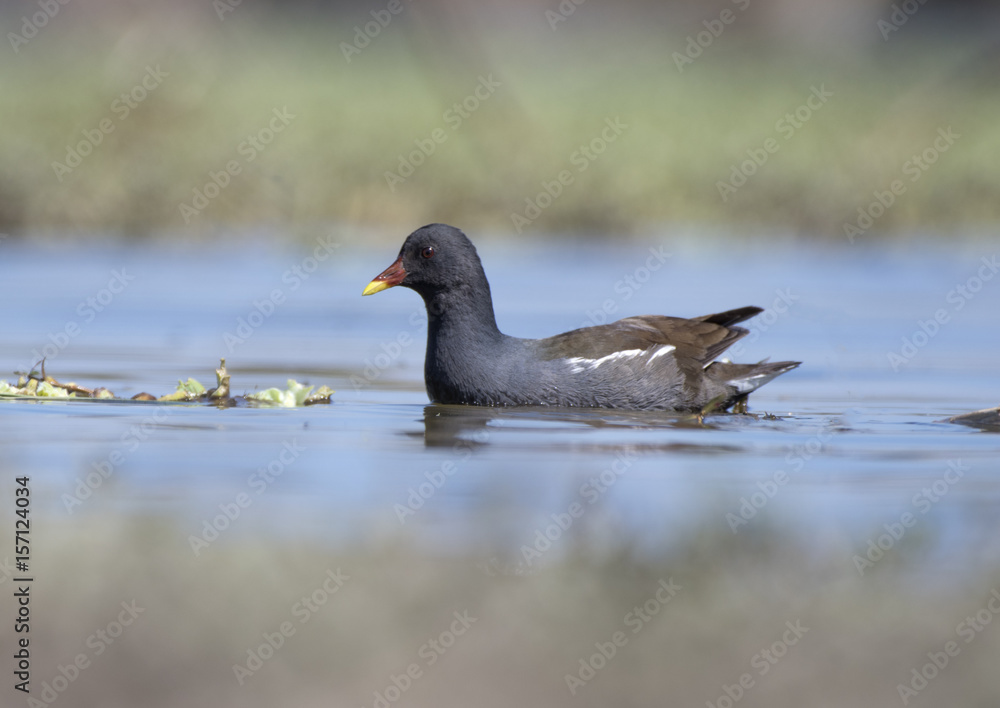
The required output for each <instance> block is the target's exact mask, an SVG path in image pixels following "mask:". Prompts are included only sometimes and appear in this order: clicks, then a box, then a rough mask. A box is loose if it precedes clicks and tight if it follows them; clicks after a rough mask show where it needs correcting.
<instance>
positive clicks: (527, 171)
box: [0, 3, 1000, 239]
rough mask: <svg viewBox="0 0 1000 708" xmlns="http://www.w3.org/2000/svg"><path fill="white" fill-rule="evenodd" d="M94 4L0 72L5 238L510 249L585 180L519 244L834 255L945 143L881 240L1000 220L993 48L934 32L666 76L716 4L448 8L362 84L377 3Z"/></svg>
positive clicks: (799, 48) (0, 192)
mask: <svg viewBox="0 0 1000 708" xmlns="http://www.w3.org/2000/svg"><path fill="white" fill-rule="evenodd" d="M102 7H103V12H102V11H97V10H90V9H87V8H84V7H82V6H81V7H74V6H72V5H68V6H65V7H63V8H62V10H61V11H60V13H61V14H60V15H58V16H56V17H54V18H53V19H52V20H51V22H50V24H49V26H46V27H43V28H41V30H40V31H39V34H38V36H36V37H35V38H33V39H32V40H31V41H30V42H29V43H27V44H25V45H23V46H20V47H19V51H18V52H17V53H16V54H15V53H13V52H11V56H9V57H8V58H7V60H5V62H4V65H3V68H2V69H0V81H2V87H3V92H4V101H3V102H2V104H0V120H2V124H3V125H4V128H5V129H4V130H3V131H0V231H5V232H10V233H14V234H38V233H58V234H63V235H70V236H78V237H81V236H87V235H90V234H94V233H114V234H119V235H123V236H128V237H141V236H144V235H149V234H154V233H162V232H167V233H170V234H174V235H179V236H184V237H191V238H199V237H205V236H207V235H211V234H216V233H218V232H219V231H220V230H225V229H230V228H236V229H244V228H247V227H251V228H252V227H267V228H276V229H279V230H281V231H283V232H287V233H288V234H289V235H290V236H293V237H294V235H296V234H304V233H306V232H309V231H310V229H314V228H316V227H317V226H318V225H324V226H325V225H329V224H332V223H339V224H352V225H356V224H362V225H369V226H373V227H375V229H376V230H377V231H378V230H381V229H386V230H388V231H391V232H392V233H393V234H394V236H393V238H398V234H399V233H400V232H401V231H402V232H405V231H407V230H409V229H411V228H414V227H416V226H419V225H420V224H423V223H427V222H429V221H445V222H451V223H456V224H458V225H461V226H463V227H465V228H466V229H489V230H497V231H503V232H514V231H516V229H515V224H514V223H513V222H512V218H511V215H512V214H513V213H520V214H524V213H525V208H526V202H525V200H526V199H528V198H534V197H535V196H536V195H538V194H539V193H540V192H542V191H543V182H552V181H553V180H555V179H556V178H557V175H558V174H559V172H560V171H561V170H566V169H568V170H570V172H571V173H572V174H573V176H574V181H573V183H572V184H571V185H568V186H567V187H566V188H565V190H564V191H563V192H562V193H561V194H560V195H559V196H558V197H557V198H555V199H553V200H552V205H551V206H550V207H548V208H546V209H544V210H543V211H542V212H541V214H540V215H539V216H538V218H537V219H535V220H534V221H533V222H532V223H531V224H530V225H528V226H526V227H525V228H524V231H525V233H529V234H530V233H532V232H534V233H544V232H563V233H568V232H573V233H577V234H588V233H601V234H609V233H610V234H629V233H635V232H640V231H643V230H646V229H650V228H658V227H661V226H663V225H664V224H678V223H695V224H701V225H706V226H708V227H710V228H712V229H717V230H721V231H723V232H726V233H731V234H732V235H734V236H741V235H742V236H744V237H745V236H746V235H748V234H749V233H753V234H759V233H761V232H764V233H768V232H771V233H789V232H791V233H793V234H798V235H802V236H805V237H817V238H818V237H831V238H840V239H843V238H845V236H844V228H843V225H844V223H845V222H849V221H856V220H857V217H858V213H857V209H858V207H862V206H867V205H868V204H869V203H871V202H872V201H874V196H873V192H874V191H875V190H886V189H887V188H888V186H889V183H890V182H891V181H892V180H893V179H897V178H900V177H901V176H902V169H903V165H904V163H906V161H907V160H909V159H910V158H911V157H912V155H913V154H914V153H919V152H921V151H922V150H924V149H925V148H927V147H929V146H930V145H931V144H932V143H933V141H934V139H935V137H936V133H937V130H938V129H939V128H947V127H949V126H950V127H951V128H952V129H953V130H954V131H955V132H956V133H957V134H959V135H960V136H961V137H960V138H959V139H958V140H957V141H956V142H955V144H954V145H953V146H951V147H950V148H949V149H948V151H947V152H946V153H943V154H942V155H941V156H940V159H938V161H937V162H936V163H935V164H934V165H932V166H931V168H930V169H928V170H927V171H926V173H925V174H923V175H922V177H921V178H920V179H919V181H917V182H914V183H910V182H908V181H907V191H906V193H905V194H904V195H901V196H900V197H899V198H898V200H897V201H896V203H895V204H894V205H893V206H892V207H891V208H889V209H887V210H886V212H885V214H884V215H882V216H881V217H879V218H878V219H876V220H875V224H874V226H873V227H872V229H871V231H870V233H866V234H865V238H874V237H878V236H881V235H884V234H894V235H897V236H899V235H902V236H910V235H914V234H917V233H926V232H928V231H930V232H943V233H947V234H951V235H954V234H957V233H968V232H975V231H977V230H982V229H983V228H987V229H988V228H990V226H991V225H993V224H995V223H996V222H997V221H998V220H1000V200H998V199H997V196H998V194H1000V168H998V166H997V160H996V155H997V154H998V151H1000V124H998V123H997V121H996V119H995V117H996V115H998V109H1000V90H998V86H997V84H996V82H995V80H994V77H993V72H992V69H991V67H992V66H994V65H995V57H996V54H995V52H993V50H992V49H991V48H990V47H991V45H990V44H989V42H985V41H984V40H982V39H981V38H975V37H974V38H970V37H968V36H965V35H959V36H951V35H947V34H945V35H942V34H940V33H927V32H920V31H919V27H916V25H917V24H918V20H919V19H920V18H919V16H916V17H915V18H914V19H913V21H912V23H911V24H908V25H905V26H903V27H902V28H901V29H900V31H898V32H896V33H895V34H894V35H891V36H890V39H889V40H888V41H882V39H881V37H880V36H879V34H878V31H877V29H876V28H875V25H874V24H873V23H869V24H866V25H865V26H864V32H865V33H866V34H865V41H864V42H862V43H860V44H852V43H845V44H844V45H843V46H840V47H839V48H837V49H835V50H834V49H831V47H830V46H829V45H828V44H824V43H820V42H816V43H811V42H810V41H809V40H808V38H806V39H803V38H802V37H799V38H797V40H798V41H793V39H794V38H793V39H789V38H787V37H786V38H782V39H779V40H771V39H769V38H768V37H766V36H764V35H761V33H759V32H755V31H751V29H748V27H749V28H753V25H752V24H749V20H747V21H746V22H744V20H743V18H741V17H737V19H736V21H735V22H734V23H733V24H732V25H731V26H728V27H727V28H726V29H725V31H724V32H723V33H722V34H721V35H720V36H719V37H717V38H715V39H714V40H713V42H712V44H711V45H710V46H708V47H707V48H706V49H705V50H704V51H703V52H702V54H701V56H699V57H697V59H695V60H694V61H693V62H692V63H691V64H688V65H686V66H685V67H684V71H679V70H678V66H677V64H676V61H675V57H674V53H675V52H684V51H685V45H686V38H687V37H688V36H693V35H696V34H697V33H698V32H699V31H700V30H703V29H704V27H703V26H702V22H703V21H704V20H710V19H712V18H713V17H716V16H717V15H718V11H717V8H715V7H714V6H712V7H710V6H708V5H705V6H704V7H701V8H699V7H697V6H691V7H688V8H687V14H685V15H681V16H677V17H673V18H672V20H670V21H664V20H657V19H650V17H649V16H648V15H644V14H642V13H635V14H632V15H627V16H614V17H612V18H611V20H613V21H609V15H608V13H609V12H611V11H610V10H608V9H607V8H605V9H603V10H602V9H600V8H598V7H597V6H594V7H588V6H587V5H583V6H579V7H578V9H577V10H576V12H575V13H574V14H573V15H572V16H570V17H568V18H567V19H566V21H565V22H562V23H560V24H559V25H557V26H556V29H555V31H553V30H552V28H550V26H549V24H548V22H547V20H546V18H545V16H544V14H543V13H544V10H545V8H546V7H547V6H544V7H543V6H542V5H538V6H536V7H534V9H533V11H532V12H531V14H529V15H527V16H525V17H521V18H520V19H519V21H518V22H517V23H511V22H496V23H493V24H489V23H488V22H486V21H485V20H483V19H482V18H481V17H479V18H478V19H477V18H475V17H473V18H472V19H469V18H468V17H466V16H467V15H468V14H469V12H471V11H469V10H467V12H466V13H465V16H463V15H462V14H461V13H458V19H455V18H454V17H452V19H451V21H450V22H443V23H442V22H439V21H438V20H440V18H441V16H442V15H441V14H440V13H441V10H440V7H439V8H438V10H437V11H436V12H437V13H438V14H435V11H432V12H430V13H429V15H421V12H422V10H421V9H420V8H418V7H417V4H416V3H414V4H413V5H409V4H406V5H404V6H403V10H402V12H401V13H400V14H399V15H398V16H394V18H393V20H392V22H391V23H390V24H389V25H387V26H386V27H385V28H384V29H381V30H380V32H379V34H378V35H377V36H375V37H374V38H373V39H372V40H371V42H370V44H369V45H368V46H366V47H365V48H364V49H363V50H361V51H360V52H358V53H356V54H352V56H351V60H350V61H347V59H346V58H345V55H344V51H343V46H342V43H344V42H351V41H353V37H354V36H355V31H354V28H355V27H358V26H362V25H363V24H364V23H365V22H366V21H369V20H371V19H372V18H371V16H370V15H369V14H368V12H369V10H380V9H382V6H381V5H379V6H378V7H374V6H373V7H372V8H359V9H356V10H351V11H347V10H342V11H339V12H332V11H331V12H324V13H319V14H313V13H307V12H302V13H295V12H291V11H287V12H282V11H280V7H279V8H276V9H271V10H262V9H259V8H255V7H252V6H249V5H246V4H243V5H240V6H237V7H235V8H234V11H233V12H232V13H228V14H226V15H225V16H224V19H222V20H220V19H219V18H218V17H217V16H216V13H215V11H214V10H213V9H212V6H211V4H210V3H204V4H203V6H197V5H193V4H184V5H183V6H178V7H177V8H174V9H173V10H172V9H171V8H169V7H166V6H162V5H159V4H154V5H152V6H149V7H144V8H139V7H132V6H126V5H116V4H109V5H105V6H102ZM588 12H590V16H589V17H588V16H587V15H588ZM749 12H750V10H748V13H749ZM921 12H923V10H921ZM886 14H887V13H886ZM928 14H929V12H928ZM18 17H19V15H18V14H17V13H15V14H8V17H7V20H8V21H7V22H6V26H7V27H8V28H11V29H16V28H17V27H18V24H19V22H18ZM428 17H429V19H428ZM463 17H465V19H462V18H463ZM602 23H603V24H602ZM744 25H746V26H744ZM855 39H856V38H855ZM4 49H5V50H7V51H9V50H10V47H5V48H4ZM147 66H149V67H153V68H154V69H155V68H156V67H159V69H160V70H161V71H162V72H165V73H166V76H165V77H164V78H163V79H162V82H161V83H160V84H159V85H158V86H156V87H155V89H154V90H152V91H150V92H149V94H148V97H146V98H145V100H143V101H142V102H141V103H138V104H137V106H136V107H135V108H134V109H131V110H130V111H129V114H128V116H127V117H124V118H122V117H121V116H120V113H118V112H116V111H115V110H113V108H112V106H113V105H114V102H115V101H116V99H118V98H119V97H120V95H121V94H122V93H123V92H129V91H130V90H131V89H132V88H133V87H134V86H136V85H137V84H139V83H140V82H141V80H142V79H143V77H144V75H146V73H147ZM491 75H492V77H493V80H494V81H496V82H499V84H500V85H499V87H498V88H496V89H495V91H494V93H493V94H492V95H490V96H489V98H488V99H486V100H484V101H481V103H480V105H479V107H478V108H477V109H476V110H474V111H473V112H471V113H470V114H469V115H468V117H467V118H464V119H462V120H461V124H460V125H458V126H457V127H455V125H454V121H451V122H449V121H447V120H446V117H445V114H446V112H447V111H448V110H449V108H450V107H451V106H452V105H453V104H455V103H457V102H461V101H462V100H463V99H464V98H465V97H466V96H468V95H470V94H471V93H472V92H473V91H474V89H475V88H476V86H477V84H478V83H479V79H480V77H489V76H491ZM821 86H822V87H824V88H825V90H827V91H829V92H832V97H831V98H830V99H829V100H828V101H827V102H826V103H825V104H823V105H822V107H821V108H819V109H818V110H816V111H815V112H813V113H812V116H811V117H810V118H809V119H808V120H807V121H806V122H805V123H804V124H802V126H801V128H798V129H796V130H795V131H794V134H793V135H791V136H788V137H787V138H786V137H783V136H782V135H781V134H780V133H779V132H777V131H776V123H777V121H779V120H780V119H781V118H782V117H783V116H785V114H786V113H794V111H795V110H796V108H798V107H799V106H800V105H802V104H803V103H804V102H805V101H806V99H808V98H809V96H810V93H811V89H812V88H813V87H815V88H819V87H821ZM286 107H287V110H288V112H289V113H290V114H292V115H294V116H295V118H294V119H293V120H292V121H291V122H290V123H289V125H288V126H287V128H285V129H284V130H283V131H282V132H281V133H279V134H277V135H276V136H275V137H274V140H273V142H271V143H270V144H269V145H267V146H266V147H265V148H264V149H263V150H262V151H260V153H259V155H258V156H257V158H256V159H255V160H253V161H252V162H248V161H247V160H246V156H245V154H242V155H241V153H240V152H239V146H240V144H241V142H242V141H244V140H245V139H246V138H247V136H248V135H251V134H256V133H258V131H260V130H261V129H262V128H265V127H266V126H267V124H268V121H269V119H270V118H271V116H272V111H273V110H274V109H278V110H281V109H283V108H286ZM453 115H454V114H453ZM615 118H617V119H619V120H620V121H621V123H623V124H624V125H626V126H627V129H625V130H624V131H623V132H622V134H621V135H620V136H619V137H618V138H617V139H616V140H615V141H614V142H613V143H610V144H609V145H608V147H607V150H606V151H605V152H604V153H603V154H601V155H600V156H598V157H597V159H596V160H594V161H593V162H592V163H591V164H589V165H588V167H587V169H586V170H585V171H582V172H578V171H577V169H576V167H574V165H573V163H572V156H573V155H574V153H575V152H576V151H578V149H579V148H580V146H581V145H585V144H589V143H590V142H591V140H593V139H595V138H598V137H599V136H600V134H601V130H602V128H603V127H604V125H605V120H607V119H615ZM102 119H110V121H111V123H112V124H113V126H114V129H113V131H112V132H111V133H110V134H108V135H106V136H104V137H103V139H102V142H101V143H100V144H99V145H97V146H95V147H94V148H93V153H92V154H90V155H89V156H86V157H84V158H83V159H82V161H81V164H80V166H79V167H77V168H75V169H73V170H72V172H71V173H70V174H64V175H62V179H60V178H59V176H58V175H57V174H56V171H55V170H54V167H53V163H54V162H56V161H58V162H61V163H65V162H66V159H67V149H68V148H69V147H74V146H76V145H77V144H78V143H79V141H81V140H83V139H84V137H85V136H84V134H83V131H92V130H94V129H95V128H97V127H98V126H99V124H100V122H101V121H102ZM453 128H454V129H453ZM435 129H441V130H443V132H444V134H445V135H446V136H447V139H446V141H445V142H443V143H441V144H437V145H436V146H435V149H434V152H433V153H432V154H431V155H429V156H428V157H426V159H425V160H424V162H423V164H422V165H420V166H419V167H417V168H416V169H415V171H414V173H413V175H412V176H411V177H409V178H407V179H406V180H405V181H404V182H402V183H398V184H396V185H395V187H394V189H391V188H390V186H389V185H388V184H387V180H386V172H387V171H394V172H395V171H397V170H398V165H399V157H400V156H401V155H403V156H405V155H406V154H408V153H410V152H411V151H413V150H414V149H416V145H415V141H417V140H426V139H428V138H429V136H431V134H432V132H433V131H434V130H435ZM785 135H786V136H787V133H786V134H785ZM768 138H775V139H777V142H778V143H779V144H780V149H779V150H778V152H776V153H775V154H772V155H770V156H769V159H768V161H767V162H766V163H765V164H763V165H762V166H760V167H759V168H758V169H757V170H756V174H754V175H752V176H751V177H750V178H749V179H748V181H747V183H746V184H745V185H744V186H742V187H741V188H740V189H739V190H738V191H737V192H736V193H735V194H734V195H732V196H731V197H730V198H729V199H728V200H727V201H723V200H722V198H721V197H720V193H719V189H718V186H717V182H718V181H719V180H726V179H728V178H729V177H730V175H731V172H732V166H733V165H737V164H739V163H740V162H742V161H744V160H746V159H747V150H753V149H758V148H760V147H761V146H762V144H763V143H764V141H765V140H767V139H768ZM425 144H426V143H425ZM234 159H236V160H238V161H239V162H240V165H241V172H240V174H238V175H236V176H234V177H232V179H231V181H230V182H229V183H228V184H227V185H226V186H225V187H224V188H223V189H221V190H220V193H219V195H218V196H217V197H216V198H214V199H211V200H210V201H209V203H208V205H207V206H206V207H205V208H204V209H203V210H202V211H200V213H198V214H197V215H195V216H190V215H189V218H188V219H187V220H185V218H184V215H183V214H182V213H181V211H180V208H179V206H180V205H181V204H182V203H187V204H191V203H192V199H193V197H194V190H195V189H197V188H201V189H204V187H205V185H206V183H208V182H209V181H210V173H211V172H218V171H220V170H224V169H225V166H226V164H227V162H229V161H230V160H234Z"/></svg>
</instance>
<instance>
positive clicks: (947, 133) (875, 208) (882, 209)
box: [844, 125, 962, 243]
mask: <svg viewBox="0 0 1000 708" xmlns="http://www.w3.org/2000/svg"><path fill="white" fill-rule="evenodd" d="M960 137H962V135H961V134H960V133H956V132H955V131H954V130H952V128H951V126H950V125H949V126H948V127H947V128H938V129H937V137H936V138H934V140H933V141H932V142H931V144H930V145H928V146H927V147H925V148H924V149H923V150H921V151H920V152H915V153H913V155H912V156H910V159H909V160H907V161H906V162H904V163H903V168H902V170H901V171H902V173H903V174H902V176H903V177H906V178H909V183H910V184H914V183H916V182H918V181H919V180H920V178H921V177H923V176H924V175H925V174H926V173H927V170H929V169H930V168H931V166H932V165H934V164H935V163H936V162H937V161H938V160H939V159H940V158H941V155H943V154H944V153H946V152H948V150H950V149H951V146H952V145H954V144H955V141H956V140H958V139H959V138H960ZM906 189H907V183H906V182H905V181H903V179H901V178H897V179H894V180H892V181H891V182H890V183H889V184H888V185H887V187H886V189H884V190H878V189H876V190H875V191H874V192H872V195H873V196H874V197H875V199H874V201H872V202H870V203H869V204H867V205H865V206H859V207H858V209H857V213H858V218H857V219H855V220H854V221H845V222H844V235H845V236H846V237H847V240H848V241H849V242H851V243H854V240H855V239H856V238H857V237H858V236H864V235H865V234H866V233H868V231H869V229H871V228H872V226H874V225H875V222H877V221H878V220H879V219H880V218H882V216H883V215H884V214H885V213H886V211H888V210H889V209H891V208H892V206H893V205H894V204H895V203H896V199H898V198H899V197H901V196H903V195H904V194H906Z"/></svg>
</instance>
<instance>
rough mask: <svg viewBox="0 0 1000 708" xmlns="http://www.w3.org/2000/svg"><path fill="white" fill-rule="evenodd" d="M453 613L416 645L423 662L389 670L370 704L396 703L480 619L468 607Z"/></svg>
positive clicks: (379, 706)
mask: <svg viewBox="0 0 1000 708" xmlns="http://www.w3.org/2000/svg"><path fill="white" fill-rule="evenodd" d="M452 617H453V618H454V619H452V620H451V622H450V623H449V625H448V627H447V629H445V630H444V631H442V632H440V633H439V634H437V635H435V636H432V637H430V638H429V639H428V640H427V641H426V642H424V643H423V644H421V645H420V648H419V649H417V658H419V659H422V660H423V661H422V662H421V661H412V662H410V663H409V664H407V665H406V667H405V668H404V669H403V670H402V671H400V672H399V673H398V674H394V673H390V674H389V680H388V683H386V685H385V687H384V688H382V689H380V690H377V691H374V692H373V693H372V698H373V701H372V704H371V705H372V708H389V706H391V705H393V704H394V703H397V702H398V701H399V700H400V698H402V697H403V694H404V693H406V692H407V691H408V690H410V688H412V687H413V683H414V682H415V681H417V680H418V679H420V678H423V675H424V672H425V671H426V670H427V669H428V668H429V667H431V666H433V665H434V664H436V663H437V662H438V661H439V660H440V659H441V658H442V657H443V656H444V655H445V654H447V653H448V650H450V649H451V648H452V647H453V646H455V642H456V641H457V640H458V638H459V637H461V636H463V635H465V633H466V632H468V631H469V629H471V628H472V625H473V624H475V623H476V622H478V621H479V618H478V617H473V616H472V615H470V614H469V611H468V610H462V611H461V612H459V611H457V610H456V611H455V612H453V613H452ZM366 705H367V704H366Z"/></svg>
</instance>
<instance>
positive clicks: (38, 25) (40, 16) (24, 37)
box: [7, 0, 70, 54]
mask: <svg viewBox="0 0 1000 708" xmlns="http://www.w3.org/2000/svg"><path fill="white" fill-rule="evenodd" d="M69 1H70V0H38V2H37V3H36V4H37V5H38V7H39V8H40V9H39V10H38V12H36V13H34V14H33V15H31V17H28V16H27V15H25V16H24V17H22V18H21V33H20V34H18V33H17V32H8V33H7V39H8V40H10V46H11V47H13V48H14V53H15V54H20V53H21V47H23V46H24V45H25V44H27V43H28V42H30V41H31V40H32V39H34V38H35V37H37V36H38V33H39V32H40V31H41V30H42V28H43V27H45V26H47V25H48V24H49V21H50V20H52V19H53V18H54V17H55V16H56V15H58V14H59V11H60V10H61V9H62V7H63V6H64V5H69Z"/></svg>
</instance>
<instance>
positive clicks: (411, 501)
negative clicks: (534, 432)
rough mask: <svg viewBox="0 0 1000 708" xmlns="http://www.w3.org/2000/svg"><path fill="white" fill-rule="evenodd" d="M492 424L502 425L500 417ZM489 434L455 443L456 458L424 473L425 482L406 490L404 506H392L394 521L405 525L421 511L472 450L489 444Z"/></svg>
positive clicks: (483, 433)
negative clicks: (394, 515)
mask: <svg viewBox="0 0 1000 708" xmlns="http://www.w3.org/2000/svg"><path fill="white" fill-rule="evenodd" d="M492 422H493V423H494V424H495V426H496V427H500V426H502V425H503V424H504V421H503V419H502V418H500V417H497V418H494V419H493V421H492ZM491 432H492V431H491V430H490V429H489V428H484V429H482V430H477V431H476V432H475V433H473V434H472V435H471V436H470V437H471V438H472V439H471V440H459V441H458V442H457V443H455V445H454V446H452V452H453V453H454V454H455V456H456V457H457V459H456V460H445V461H444V462H442V463H441V465H440V466H439V467H438V468H437V469H435V470H430V471H428V472H424V479H425V481H423V482H421V483H420V484H418V485H416V486H413V487H410V488H409V489H407V490H406V491H407V495H406V504H400V503H399V502H397V503H395V504H393V505H392V510H393V512H394V513H395V514H396V520H397V521H399V523H400V524H405V523H406V520H407V519H408V518H409V517H411V516H413V515H414V514H416V513H417V512H418V511H420V510H421V509H423V508H424V505H425V504H426V503H427V502H428V500H429V499H430V498H431V497H433V496H434V495H435V494H437V493H438V491H439V490H440V489H441V488H442V487H443V486H444V485H445V484H446V483H447V482H448V480H449V479H451V478H452V477H453V476H454V474H455V473H456V472H457V471H458V470H459V468H460V466H461V464H462V463H463V462H465V461H466V460H468V459H469V458H470V457H472V451H473V448H474V447H475V446H477V445H485V444H486V443H487V442H489V439H490V435H491Z"/></svg>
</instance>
